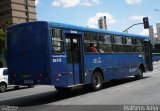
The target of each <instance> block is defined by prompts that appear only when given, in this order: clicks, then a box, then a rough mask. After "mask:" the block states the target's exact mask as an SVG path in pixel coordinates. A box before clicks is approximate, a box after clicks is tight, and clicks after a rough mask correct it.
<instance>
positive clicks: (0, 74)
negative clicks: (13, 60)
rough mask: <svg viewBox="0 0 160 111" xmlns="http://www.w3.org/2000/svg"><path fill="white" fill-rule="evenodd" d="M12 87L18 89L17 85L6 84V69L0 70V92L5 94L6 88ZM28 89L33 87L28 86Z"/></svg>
mask: <svg viewBox="0 0 160 111" xmlns="http://www.w3.org/2000/svg"><path fill="white" fill-rule="evenodd" d="M11 87H13V88H14V89H18V88H19V86H18V85H9V84H8V69H7V68H0V92H5V91H6V89H7V88H11ZM28 87H29V88H31V87H34V86H33V85H32V86H28Z"/></svg>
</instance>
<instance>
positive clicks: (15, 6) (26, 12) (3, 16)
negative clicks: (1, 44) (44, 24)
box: [0, 0, 36, 28]
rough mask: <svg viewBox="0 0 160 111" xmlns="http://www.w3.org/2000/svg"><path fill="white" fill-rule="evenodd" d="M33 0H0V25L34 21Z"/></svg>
mask: <svg viewBox="0 0 160 111" xmlns="http://www.w3.org/2000/svg"><path fill="white" fill-rule="evenodd" d="M35 20H36V6H35V0H0V27H1V28H7V27H9V26H11V25H13V24H17V23H22V22H27V21H35Z"/></svg>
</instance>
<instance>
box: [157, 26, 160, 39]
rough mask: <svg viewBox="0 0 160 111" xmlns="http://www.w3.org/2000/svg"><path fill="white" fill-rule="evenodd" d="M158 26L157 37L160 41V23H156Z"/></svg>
mask: <svg viewBox="0 0 160 111" xmlns="http://www.w3.org/2000/svg"><path fill="white" fill-rule="evenodd" d="M156 28H157V39H158V41H160V23H157V24H156Z"/></svg>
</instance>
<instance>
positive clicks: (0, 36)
mask: <svg viewBox="0 0 160 111" xmlns="http://www.w3.org/2000/svg"><path fill="white" fill-rule="evenodd" d="M4 47H5V32H4V31H3V29H0V54H1V53H2V49H4Z"/></svg>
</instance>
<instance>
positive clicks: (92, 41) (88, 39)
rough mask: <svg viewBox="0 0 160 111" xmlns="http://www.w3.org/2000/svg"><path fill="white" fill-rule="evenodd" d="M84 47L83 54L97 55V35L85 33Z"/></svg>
mask: <svg viewBox="0 0 160 111" xmlns="http://www.w3.org/2000/svg"><path fill="white" fill-rule="evenodd" d="M84 46H85V52H89V53H97V52H98V34H95V33H85V34H84Z"/></svg>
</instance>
